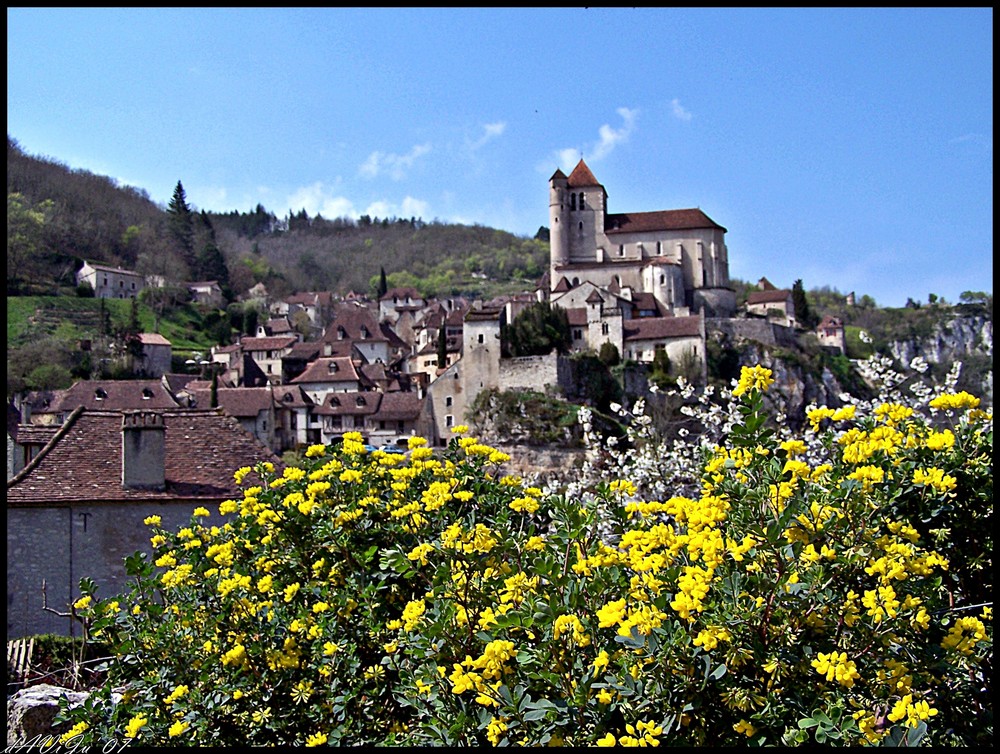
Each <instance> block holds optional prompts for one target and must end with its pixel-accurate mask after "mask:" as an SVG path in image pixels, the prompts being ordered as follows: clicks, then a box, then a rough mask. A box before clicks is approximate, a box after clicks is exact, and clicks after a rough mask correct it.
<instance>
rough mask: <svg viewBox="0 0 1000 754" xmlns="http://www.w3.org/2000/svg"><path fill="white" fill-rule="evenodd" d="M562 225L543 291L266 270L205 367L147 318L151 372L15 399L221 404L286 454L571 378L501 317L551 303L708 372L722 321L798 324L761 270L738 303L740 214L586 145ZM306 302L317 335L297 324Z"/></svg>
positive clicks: (124, 281)
mask: <svg viewBox="0 0 1000 754" xmlns="http://www.w3.org/2000/svg"><path fill="white" fill-rule="evenodd" d="M549 227H550V248H551V257H550V264H549V269H548V271H547V273H546V274H545V275H544V276H543V277H542V279H541V280H540V281H539V283H538V286H537V289H536V290H535V291H529V292H525V293H522V294H519V295H515V296H505V297H501V298H498V299H493V300H489V301H469V300H466V299H464V298H459V297H455V298H446V299H437V300H427V299H425V298H424V297H422V296H421V294H420V293H419V292H417V291H416V290H415V289H413V288H392V289H389V290H387V291H386V292H385V293H384V295H382V296H381V298H380V299H379V300H377V301H373V300H371V299H369V298H368V297H366V296H363V295H360V294H349V295H348V296H346V297H344V298H343V299H342V300H335V299H334V296H333V294H331V293H329V292H323V291H320V292H301V293H296V294H294V295H291V296H288V297H286V298H283V299H280V300H271V299H269V298H268V295H267V291H266V289H264V287H263V286H262V285H261V286H258V287H257V288H255V289H253V290H252V291H251V292H250V295H251V297H255V298H257V299H258V300H259V301H260V303H261V304H262V305H263V306H266V309H267V311H268V312H269V313H270V319H268V320H267V321H265V322H263V323H262V324H260V325H259V326H258V331H257V333H256V334H255V335H254V336H245V337H241V338H240V339H239V340H238V341H237V342H234V343H232V344H230V345H226V346H217V347H214V348H213V349H212V350H211V352H210V353H205V354H201V358H198V359H196V360H193V361H194V362H196V363H191V364H189V366H190V367H191V372H188V373H183V374H179V373H172V372H171V371H170V364H171V345H170V343H169V341H167V340H166V339H165V338H163V337H162V336H160V335H158V334H156V333H143V334H142V335H141V342H142V351H143V355H142V359H141V363H140V365H139V367H138V369H137V371H139V372H141V373H143V374H145V376H146V377H147V379H146V380H139V381H135V380H133V381H100V382H98V381H82V382H78V383H76V384H75V385H74V386H73V387H71V388H69V389H67V390H63V391H52V392H49V393H41V394H29V395H27V396H25V397H24V399H23V400H22V401H20V405H18V406H17V408H18V411H19V413H20V416H21V421H22V422H23V423H28V424H32V425H36V426H37V425H47V426H58V425H60V424H61V423H62V422H63V421H64V420H65V419H66V417H67V416H69V414H70V413H71V412H72V411H73V410H74V409H75V408H77V407H80V406H83V407H85V408H87V409H98V408H99V409H102V410H148V409H152V408H154V407H155V408H171V409H175V408H209V407H212V408H214V407H216V406H218V407H219V408H221V409H222V412H223V413H225V414H226V415H228V416H231V417H234V418H236V419H237V420H238V421H239V422H240V423H241V424H242V425H243V426H244V427H245V428H246V429H247V430H248V431H249V432H250V433H251V434H253V435H254V436H255V437H257V439H258V440H260V441H261V442H262V443H263V444H264V445H265V446H266V447H267V448H269V449H270V450H272V451H273V452H275V453H277V454H281V453H283V452H284V451H287V450H290V449H294V448H296V447H300V446H302V445H308V444H315V443H330V442H331V441H333V440H335V438H339V437H340V435H341V434H342V433H343V432H345V431H352V430H356V431H359V432H360V433H361V434H362V435H363V436H364V437H365V440H366V442H368V443H369V444H371V445H372V446H375V447H379V446H383V445H392V444H398V443H402V444H405V441H406V438H407V437H409V436H411V435H414V434H417V435H421V436H424V437H427V438H428V439H430V440H431V441H432V442H435V443H439V442H442V441H445V440H446V439H447V438H448V437H450V434H451V433H450V431H449V430H450V427H452V426H455V425H457V424H461V423H464V422H465V418H466V411H467V409H468V408H469V407H470V406H471V405H472V402H473V401H474V400H475V398H476V396H477V395H478V394H479V392H480V391H482V390H484V389H489V388H496V389H500V390H504V389H514V388H520V389H534V390H539V391H542V390H544V389H545V388H546V387H547V386H548V387H553V386H559V387H564V386H563V385H562V380H565V370H561V369H560V366H559V364H560V358H562V357H561V356H560V355H559V354H556V353H552V354H550V355H548V356H532V357H520V358H504V357H503V356H502V354H501V348H500V333H501V329H502V328H503V327H504V326H505V325H509V324H510V323H511V322H513V321H514V319H515V318H516V317H517V315H518V314H519V313H520V312H522V311H523V310H524V309H525V308H527V307H528V306H530V305H532V304H535V303H538V302H547V303H549V304H551V305H553V306H559V307H561V308H562V309H563V310H564V311H565V312H566V316H567V319H568V321H569V325H570V332H571V346H570V351H571V352H579V351H593V352H595V353H597V352H600V350H601V348H602V346H605V344H611V345H613V346H614V348H615V349H616V351H617V353H618V354H620V356H621V358H622V359H625V360H631V361H634V362H638V363H647V364H648V363H652V362H653V360H654V358H655V355H656V352H657V351H658V350H663V351H665V352H666V355H667V356H668V357H669V360H670V363H671V364H674V365H678V366H679V367H683V370H684V372H685V373H686V374H688V375H691V376H693V377H695V378H696V379H697V378H699V377H700V378H701V379H704V376H705V370H706V364H705V357H706V345H705V342H706V337H707V336H708V333H710V332H712V331H713V330H718V331H724V332H729V333H733V332H736V333H739V334H741V335H744V336H747V337H752V338H754V339H755V340H758V341H761V342H764V343H777V342H784V341H787V340H789V339H790V338H792V337H793V336H792V333H793V329H794V327H795V325H796V320H795V311H794V306H793V303H792V295H791V291H790V290H789V289H779V288H776V287H775V286H774V285H772V284H771V283H770V282H769V281H767V280H766V279H761V281H760V287H761V288H762V290H760V291H755V292H753V293H751V294H750V296H749V298H748V300H747V302H746V304H745V307H744V308H743V309H742V310H741V311H739V312H737V310H736V301H735V294H734V292H733V289H732V288H731V287H730V286H729V251H728V248H727V246H726V241H725V235H726V228H725V227H723V226H721V225H719V224H718V223H716V222H715V221H714V220H713V219H711V218H710V217H709V216H708V215H706V214H705V213H704V212H703V211H702V210H700V209H672V210H662V211H656V212H631V213H630V212H625V213H612V212H610V211H609V207H608V194H607V191H606V190H605V188H604V186H602V185H601V184H600V183H599V182H598V180H597V178H596V177H595V176H594V174H593V173H592V172H591V170H590V168H589V167H588V166H587V165H586V163H585V162H584V161H583V160H581V161H580V162H579V164H578V165H577V166H576V168H575V169H574V170H573V171H572V172H571V173H570V174H569V176H566V175H565V174H564V173H563V172H562V171H561V170H557V171H556V172H555V174H554V175H553V176H552V177H551V179H550V181H549ZM78 277H79V280H80V282H85V283H87V284H89V285H90V286H91V287H92V288H93V290H94V292H95V295H96V296H97V297H102V298H107V297H111V298H132V297H135V296H137V295H138V294H139V292H140V291H141V290H142V289H143V288H144V287H146V286H149V285H155V284H157V281H151V280H146V279H143V278H142V276H140V275H138V274H137V273H134V272H131V271H128V270H122V269H120V268H112V267H106V266H103V265H99V264H90V263H87V264H85V265H84V266H83V268H82V269H81V270H80V272H79V273H78ZM188 288H189V290H190V292H191V295H192V296H193V297H194V298H195V299H196V300H198V301H201V302H203V303H206V304H212V303H213V302H214V303H217V302H218V301H219V300H220V298H221V291H220V290H219V286H218V284H217V283H215V282H214V281H197V282H191V283H188ZM303 316H305V317H306V318H307V319H308V330H309V332H310V334H309V335H308V336H303V334H302V332H301V329H302V328H301V327H299V328H296V327H293V324H292V323H293V321H299V322H301V321H302V318H303ZM818 335H819V337H820V342H821V343H822V344H823V345H828V346H833V347H836V348H840V350H843V328H842V326H841V325H840V323H839V322H836V321H824V322H823V323H822V324H821V326H820V328H819V329H818ZM213 385H214V387H213ZM154 399H155V400H154ZM21 461H22V464H23V457H22V459H21ZM14 470H15V471H19V470H20V468H19V464H18V459H15V460H14ZM9 471H10V469H9Z"/></svg>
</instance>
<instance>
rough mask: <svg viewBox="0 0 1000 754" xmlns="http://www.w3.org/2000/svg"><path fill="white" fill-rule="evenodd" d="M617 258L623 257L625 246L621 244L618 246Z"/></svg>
mask: <svg viewBox="0 0 1000 754" xmlns="http://www.w3.org/2000/svg"><path fill="white" fill-rule="evenodd" d="M618 256H620V257H623V256H625V244H623V243H620V244H618Z"/></svg>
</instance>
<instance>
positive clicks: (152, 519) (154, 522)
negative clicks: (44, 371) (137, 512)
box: [142, 516, 163, 526]
mask: <svg viewBox="0 0 1000 754" xmlns="http://www.w3.org/2000/svg"><path fill="white" fill-rule="evenodd" d="M142 522H143V523H144V524H146V526H159V525H160V524H161V523H163V519H162V518H160V517H159V516H146V518H144V519H143V520H142Z"/></svg>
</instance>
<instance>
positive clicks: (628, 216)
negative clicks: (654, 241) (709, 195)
mask: <svg viewBox="0 0 1000 754" xmlns="http://www.w3.org/2000/svg"><path fill="white" fill-rule="evenodd" d="M698 228H717V229H719V230H723V231H724V230H725V228H723V227H722V226H721V225H719V224H718V223H717V222H715V221H714V220H712V219H711V218H710V217H709V216H708V215H706V214H705V213H704V212H702V211H701V210H700V209H665V210H660V211H658V212H627V213H622V214H616V215H610V214H609V215H607V217H605V219H604V232H605V233H607V234H608V235H613V234H615V233H647V232H653V231H660V230H695V229H698Z"/></svg>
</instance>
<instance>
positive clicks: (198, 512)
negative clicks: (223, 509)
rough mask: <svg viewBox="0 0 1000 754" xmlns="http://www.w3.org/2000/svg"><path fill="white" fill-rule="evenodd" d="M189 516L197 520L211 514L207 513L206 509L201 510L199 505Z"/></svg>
mask: <svg viewBox="0 0 1000 754" xmlns="http://www.w3.org/2000/svg"><path fill="white" fill-rule="evenodd" d="M191 515H193V516H195V517H199V518H205V517H207V516H210V515H212V514H211V513H209V512H208V508H203V507H202V506H200V505H199V506H198V507H197V508H195V509H194V513H192V514H191Z"/></svg>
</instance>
